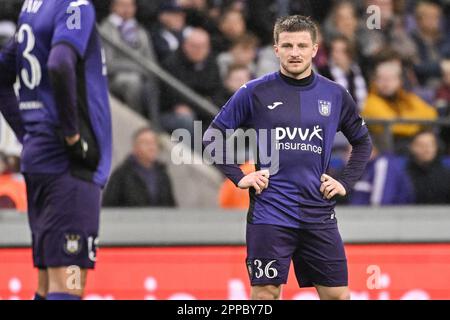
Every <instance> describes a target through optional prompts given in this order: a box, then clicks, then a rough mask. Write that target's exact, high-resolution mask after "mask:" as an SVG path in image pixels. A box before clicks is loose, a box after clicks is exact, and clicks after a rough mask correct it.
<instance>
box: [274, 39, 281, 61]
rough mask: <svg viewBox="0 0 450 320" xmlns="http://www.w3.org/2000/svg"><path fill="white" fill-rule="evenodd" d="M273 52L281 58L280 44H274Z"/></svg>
mask: <svg viewBox="0 0 450 320" xmlns="http://www.w3.org/2000/svg"><path fill="white" fill-rule="evenodd" d="M273 51H274V52H275V55H276V56H277V58H279V57H280V55H279V53H278V44H276V43H275V44H274V45H273Z"/></svg>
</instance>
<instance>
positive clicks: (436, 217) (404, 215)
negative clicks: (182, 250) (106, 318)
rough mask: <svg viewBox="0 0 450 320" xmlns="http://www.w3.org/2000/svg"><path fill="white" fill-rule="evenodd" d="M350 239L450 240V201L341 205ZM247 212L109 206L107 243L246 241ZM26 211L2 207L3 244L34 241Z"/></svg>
mask: <svg viewBox="0 0 450 320" xmlns="http://www.w3.org/2000/svg"><path fill="white" fill-rule="evenodd" d="M336 217H337V220H338V225H339V228H340V230H341V233H342V237H343V239H344V241H345V242H346V243H439V242H450V232H449V231H448V230H450V211H449V206H405V207H404V206H383V207H361V206H337V207H336ZM245 222H246V214H245V212H242V211H225V210H219V209H167V208H145V209H130V208H120V209H119V208H117V209H103V210H102V214H101V224H100V232H99V234H100V238H101V242H100V243H101V246H105V247H110V246H119V247H120V246H186V245H192V246H195V245H243V244H244V243H245ZM30 243H31V236H30V233H29V230H28V224H27V220H26V216H25V215H18V214H17V213H15V212H12V211H0V247H28V246H29V245H30Z"/></svg>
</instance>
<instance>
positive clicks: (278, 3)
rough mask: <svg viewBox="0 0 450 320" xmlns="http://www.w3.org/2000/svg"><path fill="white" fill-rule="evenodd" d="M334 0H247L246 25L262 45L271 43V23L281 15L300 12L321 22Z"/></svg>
mask: <svg viewBox="0 0 450 320" xmlns="http://www.w3.org/2000/svg"><path fill="white" fill-rule="evenodd" d="M333 1H334V0H320V1H312V0H247V1H246V5H247V11H248V17H247V22H248V27H249V30H250V31H251V32H253V33H254V34H256V35H257V36H258V38H259V39H260V40H261V42H262V44H263V45H265V46H266V45H271V44H273V24H274V22H275V20H276V19H277V18H279V17H281V16H287V15H290V14H302V15H305V16H310V17H312V18H313V19H314V20H316V21H317V22H319V23H321V22H322V20H323V19H324V18H325V16H326V15H327V13H328V9H329V8H330V7H331V3H332V2H333Z"/></svg>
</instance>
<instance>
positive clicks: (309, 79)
mask: <svg viewBox="0 0 450 320" xmlns="http://www.w3.org/2000/svg"><path fill="white" fill-rule="evenodd" d="M278 73H279V75H280V77H281V79H283V80H284V81H285V82H286V83H287V84H290V85H293V86H298V87H306V86H308V85H310V84H311V83H312V82H313V81H314V71H312V70H311V74H310V75H309V76H307V77H306V78H303V79H294V78H291V77H288V76H286V75H284V74H282V73H281V71H278Z"/></svg>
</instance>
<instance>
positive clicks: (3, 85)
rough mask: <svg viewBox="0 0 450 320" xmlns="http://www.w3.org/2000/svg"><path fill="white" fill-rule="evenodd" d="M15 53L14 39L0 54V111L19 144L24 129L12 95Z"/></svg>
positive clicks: (17, 105)
mask: <svg viewBox="0 0 450 320" xmlns="http://www.w3.org/2000/svg"><path fill="white" fill-rule="evenodd" d="M16 51H17V44H16V42H15V41H14V39H11V41H9V42H8V44H7V45H6V46H5V47H4V48H3V49H2V51H1V52H0V111H1V113H2V114H3V116H4V117H5V119H6V121H7V122H8V124H9V125H10V126H11V128H12V129H13V131H14V133H15V134H16V136H17V139H18V140H19V141H20V142H23V136H24V135H25V129H24V127H23V123H22V118H21V117H20V111H19V104H18V101H17V97H16V95H15V93H14V82H15V81H16V75H17V74H16Z"/></svg>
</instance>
